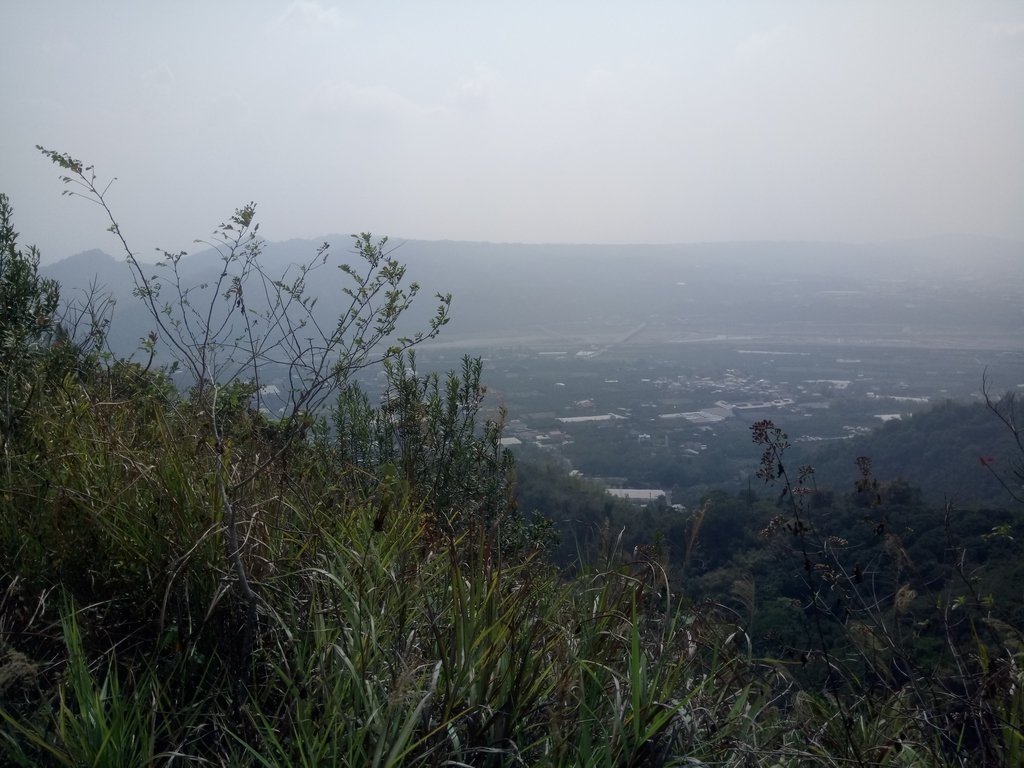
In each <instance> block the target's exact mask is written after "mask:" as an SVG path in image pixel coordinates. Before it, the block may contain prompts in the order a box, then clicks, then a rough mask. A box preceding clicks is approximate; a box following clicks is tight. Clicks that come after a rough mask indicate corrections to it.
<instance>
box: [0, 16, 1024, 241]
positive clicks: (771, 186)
mask: <svg viewBox="0 0 1024 768" xmlns="http://www.w3.org/2000/svg"><path fill="white" fill-rule="evenodd" d="M0 28H2V29H3V30H4V42H3V45H0V71H2V73H3V78H2V85H0V96H2V100H3V104H4V120H3V122H2V124H0V180H2V181H0V191H4V192H6V193H7V194H8V195H9V196H11V198H12V200H13V203H14V206H15V222H16V225H17V229H18V230H19V231H20V232H21V233H22V240H23V242H25V243H29V242H36V243H38V244H39V246H40V247H41V248H42V249H43V251H44V258H45V259H46V260H52V259H56V258H61V257H64V256H67V255H69V254H71V253H75V252H78V251H81V250H86V249H88V248H92V247H103V248H104V249H105V250H108V251H109V252H114V247H113V243H112V242H111V236H110V235H109V234H108V233H106V232H105V230H104V223H103V221H102V219H101V218H100V216H99V212H98V210H96V209H95V207H93V206H90V205H89V204H87V203H85V202H84V201H80V200H79V201H75V200H69V199H67V198H62V197H61V196H60V192H61V189H62V185H61V184H60V183H59V182H58V180H57V175H58V174H57V171H56V169H55V168H53V167H52V166H50V165H49V163H48V162H47V161H46V160H45V159H44V158H42V157H41V156H40V155H39V154H38V153H37V152H36V151H35V149H34V148H33V147H34V145H35V144H43V145H46V146H48V147H51V148H54V149H59V150H61V151H66V152H70V153H71V154H73V155H75V156H77V157H80V158H81V159H83V160H86V161H88V162H91V163H94V164H96V166H97V168H98V171H99V173H100V175H101V176H102V177H104V178H107V177H110V176H117V177H118V181H117V183H116V184H115V185H114V186H113V188H112V190H111V192H110V203H111V205H112V206H113V207H114V208H115V210H116V212H117V214H118V216H119V218H120V220H121V224H122V229H123V231H124V232H125V233H126V234H127V236H128V237H129V239H130V240H131V242H132V243H133V244H134V245H135V246H136V248H137V249H138V250H140V251H143V252H148V251H151V249H153V248H154V247H156V246H160V247H164V248H167V249H169V250H178V249H182V248H185V249H188V248H190V247H191V245H190V244H191V241H192V240H193V238H196V237H201V236H204V235H206V234H207V233H208V232H209V231H210V229H211V228H212V227H213V226H214V225H215V224H217V223H218V222H219V221H221V220H223V219H224V218H226V217H227V216H228V215H229V214H230V213H231V211H232V210H233V209H234V208H235V207H237V206H239V205H241V204H243V203H245V202H247V201H249V200H255V201H257V202H258V203H259V214H260V219H261V221H262V222H263V230H262V231H263V233H264V234H265V235H266V236H267V237H269V238H270V239H274V240H280V239H286V238H290V237H317V236H319V235H324V234H328V233H348V232H354V231H363V230H369V231H373V232H375V233H379V234H390V235H392V236H395V237H405V238H429V239H444V238H448V239H459V240H493V241H516V242H592V243H604V242H685V241H697V240H700V241H706V240H762V239H769V240H775V239H829V240H853V241H863V240H879V239H889V238H901V237H916V236H922V235H931V234H938V233H949V232H962V233H976V234H987V235H995V236H1000V237H1011V238H1015V239H1024V2H1020V0H1006V1H1005V2H995V1H991V2H990V1H987V0H972V1H971V2H968V1H967V0H964V1H963V2H943V1H942V0H923V1H921V2H913V1H911V0H907V1H901V2H893V1H891V0H883V1H881V2H870V1H868V2H853V1H850V2H824V1H818V0H814V1H813V2H767V1H758V2H749V3H742V2H729V1H728V0H723V1H716V2H712V1H711V0H705V1H704V2H681V1H680V2H658V3H656V2H644V1H643V0H631V1H630V2H626V1H625V0H623V1H622V2H615V3H612V2H597V1H596V0H589V1H588V2H560V1H558V0H549V1H548V2H523V1H519V2H515V3H512V2H505V3H497V2H411V1H409V2H358V3H357V2H332V0H302V1H300V2H293V3H287V2H270V1H268V0H259V1H257V0H247V1H246V2H208V3H207V2H203V3H200V2H198V1H196V2H145V3H143V2H99V1H97V2H82V0H74V1H73V2H72V1H70V0H69V1H68V2H47V1H46V0H38V1H36V2H31V1H30V0H20V1H19V0H9V1H8V2H4V3H3V4H2V6H0Z"/></svg>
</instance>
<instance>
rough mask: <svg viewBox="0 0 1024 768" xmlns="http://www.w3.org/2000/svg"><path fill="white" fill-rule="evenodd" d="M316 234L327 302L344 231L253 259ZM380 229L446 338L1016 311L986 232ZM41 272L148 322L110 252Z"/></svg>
mask: <svg viewBox="0 0 1024 768" xmlns="http://www.w3.org/2000/svg"><path fill="white" fill-rule="evenodd" d="M323 242H328V243H330V259H329V263H328V264H327V265H326V266H325V267H323V268H321V269H320V270H319V271H318V272H317V273H316V279H315V280H311V281H310V282H309V286H310V287H311V288H313V289H315V290H316V291H317V293H318V296H319V300H320V306H321V308H322V309H323V311H324V312H325V315H327V316H329V315H330V314H331V313H335V314H336V313H337V312H338V311H340V309H341V306H342V304H341V299H342V298H343V297H342V294H341V288H342V285H343V277H344V276H343V274H342V273H341V271H340V270H338V269H336V266H337V265H338V264H340V263H343V262H347V261H350V260H351V258H352V245H351V240H350V238H349V237H347V236H337V235H335V236H329V237H327V238H323V239H310V240H288V241H284V242H267V243H265V246H264V252H263V263H264V266H265V268H266V269H267V271H268V272H269V273H270V274H279V273H282V272H283V271H284V270H285V269H286V268H287V267H288V265H289V264H292V263H295V262H301V261H305V260H308V259H309V258H311V257H312V255H313V254H314V253H315V252H316V248H317V247H318V246H319V245H320V244H321V243H323ZM392 243H393V245H394V247H395V248H396V249H397V251H396V256H397V257H398V258H399V260H400V261H403V262H404V263H406V264H407V265H408V273H407V274H408V279H409V280H410V281H417V282H419V283H420V284H421V285H422V287H423V294H422V295H421V297H420V299H419V300H418V302H417V307H416V308H415V309H414V311H413V313H412V316H411V318H410V319H411V320H412V321H413V322H414V323H415V322H422V321H424V320H425V318H426V317H427V316H428V315H429V313H430V310H431V309H432V308H433V302H432V301H431V300H430V294H432V293H434V292H451V293H452V294H453V296H454V302H453V305H452V316H453V320H452V323H451V325H450V326H449V327H448V328H446V329H445V333H444V337H445V338H447V339H449V340H453V341H458V340H460V339H464V340H466V341H467V342H472V341H473V339H474V338H475V339H477V340H478V341H483V340H487V341H496V340H501V339H503V338H505V339H509V340H512V339H516V338H520V339H537V338H540V339H544V338H548V339H551V340H552V342H553V343H554V342H556V341H557V339H559V338H566V339H571V340H580V339H583V340H585V339H586V338H588V337H589V336H593V335H594V334H597V335H600V334H601V332H602V330H603V329H607V330H608V332H613V330H614V329H621V328H626V327H632V326H635V325H637V324H638V323H641V322H644V323H648V324H649V330H648V331H647V332H646V335H647V336H648V337H650V340H652V341H653V340H656V339H657V340H661V341H664V340H671V339H673V338H675V337H677V336H679V337H681V338H682V337H684V336H685V337H687V338H689V336H691V335H696V336H698V337H699V336H701V335H715V334H726V335H729V334H732V335H745V336H751V335H753V336H757V337H760V336H767V337H769V338H772V337H776V338H777V337H779V336H780V335H788V336H793V337H802V336H806V335H808V334H814V335H819V336H824V337H835V338H837V339H840V340H841V339H843V338H846V337H849V336H855V337H857V338H861V339H868V340H871V341H874V340H882V341H884V340H885V339H886V338H891V339H892V340H893V341H894V343H902V342H901V340H905V339H904V337H909V338H911V339H914V338H919V339H926V338H927V339H930V340H931V341H932V342H934V343H939V342H941V343H960V341H958V340H961V341H962V342H963V343H967V341H968V338H973V339H982V340H984V339H986V338H987V339H991V340H993V343H999V344H1005V343H1011V340H1012V338H1013V337H1014V336H1015V335H1019V331H1020V329H1021V327H1022V324H1024V309H1022V308H1024V244H1020V243H1013V242H1007V241H999V240H994V239H989V238H972V237H965V236H954V237H940V238H929V239H926V240H915V241H905V242H899V243H882V244H843V243H820V242H737V243H691V244H681V245H522V244H510V243H481V242H462V241H423V240H406V241H392ZM145 268H146V270H147V272H150V273H152V272H155V271H156V268H155V267H153V266H151V265H146V266H145ZM219 270H220V263H219V261H218V260H216V258H215V254H214V253H213V252H212V251H209V250H207V251H202V252H198V253H195V254H192V255H189V256H186V257H185V258H184V259H183V260H182V262H181V271H182V274H183V276H185V277H186V278H187V279H188V280H190V281H194V282H195V283H201V282H203V281H206V280H210V279H212V278H215V277H216V275H217V274H218V273H219ZM42 271H43V272H44V273H45V274H46V275H47V276H50V277H54V278H56V279H57V280H58V281H60V282H61V284H62V285H63V286H64V290H65V294H66V293H67V291H68V290H82V289H84V288H86V287H88V285H89V284H90V283H91V282H92V281H93V280H95V281H96V282H97V283H98V284H100V285H103V286H106V287H107V289H109V290H110V291H111V292H112V293H113V294H114V295H115V296H116V298H117V301H118V304H117V312H116V317H115V322H114V333H113V334H112V343H114V346H115V349H117V350H118V351H122V352H123V351H124V349H125V345H130V348H131V349H133V348H134V347H135V345H136V344H137V340H138V337H140V336H142V335H144V332H143V331H141V330H140V329H143V328H148V326H149V324H151V323H149V322H148V317H147V316H146V314H145V312H144V309H143V308H142V307H140V306H138V304H137V301H136V300H135V299H134V298H133V297H132V296H131V289H132V287H133V281H132V279H131V274H130V271H129V269H128V266H127V265H126V264H125V263H124V262H123V260H121V259H117V258H114V257H111V256H109V255H107V254H104V253H103V252H101V251H88V252H85V253H82V254H78V255H76V256H72V257H70V258H68V259H65V260H63V261H60V262H56V263H53V264H48V265H46V266H44V267H43V268H42ZM165 298H169V297H167V296H165ZM122 324H125V325H127V326H129V327H130V329H131V330H130V331H128V330H127V329H126V328H119V326H121V325H122ZM651 334H654V336H651ZM681 335H682V336H681ZM655 337H656V339H655ZM643 340H644V339H642V338H641V339H639V341H643ZM129 351H130V349H129Z"/></svg>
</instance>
